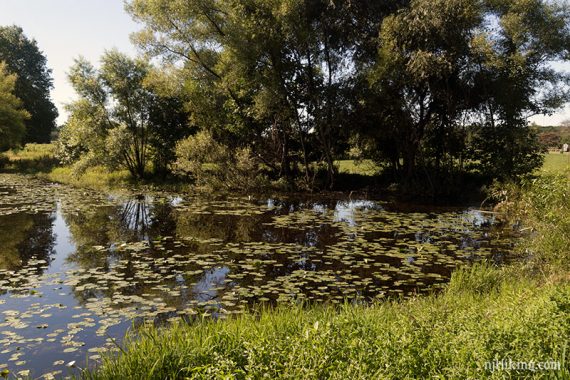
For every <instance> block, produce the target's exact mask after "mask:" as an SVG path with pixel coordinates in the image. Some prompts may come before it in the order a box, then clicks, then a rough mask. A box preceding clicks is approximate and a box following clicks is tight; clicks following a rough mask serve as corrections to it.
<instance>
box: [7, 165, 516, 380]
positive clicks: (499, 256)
mask: <svg viewBox="0 0 570 380" xmlns="http://www.w3.org/2000/svg"><path fill="white" fill-rule="evenodd" d="M0 236H2V238H3V240H4V248H2V249H1V250H0V253H1V255H0V257H1V258H0V369H2V370H4V369H5V370H7V371H10V373H18V374H20V376H28V375H30V376H32V377H37V376H40V375H42V374H43V375H44V378H53V377H55V376H58V375H59V374H61V373H69V371H74V370H77V368H80V367H83V363H84V361H85V358H86V357H88V358H89V361H90V363H97V361H98V360H100V357H101V353H102V352H109V351H111V352H112V351H117V350H118V346H117V344H118V343H120V341H121V338H122V337H123V335H124V334H125V332H126V330H127V329H129V328H132V327H133V326H134V327H136V326H139V325H141V324H146V323H152V324H164V323H168V321H171V320H173V319H179V318H185V319H186V320H188V321H192V320H194V319H195V318H201V317H213V318H227V317H228V316H230V315H232V314H236V313H242V312H244V311H245V310H247V309H248V308H249V307H252V306H254V305H256V304H259V303H269V304H274V303H291V302H292V303H301V302H328V303H340V302H343V301H344V300H345V299H350V300H353V301H354V302H369V301H373V300H378V299H383V298H386V297H391V296H397V297H400V296H407V295H410V294H413V293H418V292H424V291H428V290H430V289H434V288H437V287H440V286H442V285H443V284H444V283H445V282H446V281H447V279H448V278H449V276H450V274H451V271H452V270H453V269H454V268H456V267H457V266H458V265H460V264H461V263H465V262H466V261H473V260H479V259H481V258H490V259H494V260H497V261H501V260H505V259H508V257H509V255H508V254H509V252H510V251H511V248H512V245H513V236H512V234H511V233H510V231H504V230H502V229H500V228H497V227H495V226H494V225H493V220H492V219H488V218H486V217H485V215H483V214H481V213H478V212H476V211H469V210H467V211H466V210H459V209H448V210H431V211H427V212H402V211H399V210H397V209H395V208H393V205H391V204H390V203H386V202H375V201H368V200H348V201H347V200H335V199H327V200H314V199H302V200H297V199H269V200H267V199H265V200H256V199H251V198H239V197H234V198H224V199H207V200H205V199H197V198H192V197H186V196H184V197H181V196H176V195H172V194H166V193H153V194H147V195H136V194H120V195H112V196H109V195H107V194H100V193H97V192H91V191H85V190H79V189H74V188H71V187H63V186H58V185H54V184H50V183H45V182H43V181H41V180H36V179H32V178H28V177H24V176H16V175H0ZM32 357H33V360H32ZM70 363H73V364H70ZM76 363H77V364H76ZM25 371H30V372H25ZM22 372H24V373H27V375H23V374H22Z"/></svg>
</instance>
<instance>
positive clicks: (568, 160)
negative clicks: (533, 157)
mask: <svg viewBox="0 0 570 380" xmlns="http://www.w3.org/2000/svg"><path fill="white" fill-rule="evenodd" d="M568 169H570V154H569V153H564V154H562V153H548V154H546V156H545V158H544V166H543V167H542V170H543V171H544V172H549V173H556V172H562V171H564V170H568Z"/></svg>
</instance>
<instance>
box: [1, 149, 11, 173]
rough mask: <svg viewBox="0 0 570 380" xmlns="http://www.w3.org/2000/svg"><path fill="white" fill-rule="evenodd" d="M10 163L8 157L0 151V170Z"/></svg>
mask: <svg viewBox="0 0 570 380" xmlns="http://www.w3.org/2000/svg"><path fill="white" fill-rule="evenodd" d="M9 163H10V159H9V158H8V157H7V156H6V155H5V154H2V153H0V170H1V169H4V168H5V167H6V166H8V164H9Z"/></svg>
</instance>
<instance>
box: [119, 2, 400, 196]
mask: <svg viewBox="0 0 570 380" xmlns="http://www.w3.org/2000/svg"><path fill="white" fill-rule="evenodd" d="M401 3H405V2H404V1H396V2H395V1H361V2H346V1H328V0H327V1H325V0H314V1H304V0H295V1H284V0H247V1H236V0H223V1H214V0H201V1H195V2H187V1H166V0H159V1H148V0H133V1H130V2H128V3H127V10H128V11H129V12H130V13H131V15H132V16H133V17H134V18H135V19H136V20H137V21H141V22H143V23H144V24H146V29H145V30H143V31H142V32H140V33H138V34H137V35H136V36H135V37H134V40H135V42H136V43H137V44H138V45H139V46H141V47H142V48H143V49H145V50H146V52H147V53H148V54H150V55H152V56H160V57H163V58H164V59H165V60H167V61H176V62H180V63H182V64H183V65H184V68H185V69H184V70H183V71H182V72H183V73H184V80H185V81H186V82H187V89H188V98H189V107H190V109H191V112H192V115H193V117H195V124H196V125H197V126H198V127H199V128H202V129H208V130H211V131H212V132H213V136H214V137H215V138H216V139H218V140H220V141H221V142H224V143H226V144H229V145H230V146H231V147H232V148H237V147H241V148H244V147H249V148H251V150H252V152H254V154H255V155H256V156H257V157H258V158H259V159H260V160H261V161H262V162H263V163H264V164H265V166H267V167H269V168H271V169H272V170H273V172H274V174H275V175H277V176H278V177H285V178H286V179H287V180H288V181H289V182H293V179H294V178H296V177H297V175H298V172H299V169H301V170H302V172H303V175H302V177H303V178H304V182H305V183H306V184H307V185H310V182H311V179H312V178H313V177H314V173H312V172H311V171H312V170H311V167H312V165H313V164H314V163H321V162H323V163H324V165H325V167H326V173H327V182H328V186H333V184H334V175H335V167H334V160H335V157H336V156H338V155H340V153H341V150H342V149H343V148H342V147H343V145H344V144H345V140H346V138H347V134H346V133H344V132H346V130H347V129H348V128H349V125H348V122H349V120H348V118H347V115H348V107H349V102H347V100H346V96H347V93H349V92H350V91H349V88H350V86H351V81H352V79H353V77H354V76H355V72H356V70H355V69H356V68H357V67H360V66H362V65H365V64H366V63H367V62H368V60H369V59H370V56H371V55H372V54H371V51H372V52H373V51H374V50H375V48H374V47H373V46H374V36H376V35H377V33H378V25H379V23H380V20H381V19H382V18H383V17H384V16H385V15H386V14H388V13H390V12H391V11H393V10H394V9H397V8H398V7H399V6H400V5H401Z"/></svg>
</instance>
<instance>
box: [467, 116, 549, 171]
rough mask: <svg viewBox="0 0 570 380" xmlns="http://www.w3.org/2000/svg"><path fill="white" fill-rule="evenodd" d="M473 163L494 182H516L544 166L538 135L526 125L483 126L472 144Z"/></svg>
mask: <svg viewBox="0 0 570 380" xmlns="http://www.w3.org/2000/svg"><path fill="white" fill-rule="evenodd" d="M472 149H473V152H472V154H473V156H472V158H473V160H478V163H477V165H476V166H477V167H478V168H479V170H481V172H483V173H485V175H488V176H489V177H491V178H497V179H516V178H521V177H523V176H525V175H528V174H532V173H533V172H534V171H535V170H536V169H538V168H540V167H541V166H542V164H543V162H544V154H543V148H542V146H541V145H540V142H539V140H538V138H537V134H536V131H535V130H533V129H532V128H529V127H526V126H524V125H522V126H521V125H518V126H517V125H504V126H497V127H493V126H489V125H487V126H484V127H481V128H479V129H478V131H477V132H476V134H475V137H474V141H473V146H472Z"/></svg>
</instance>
